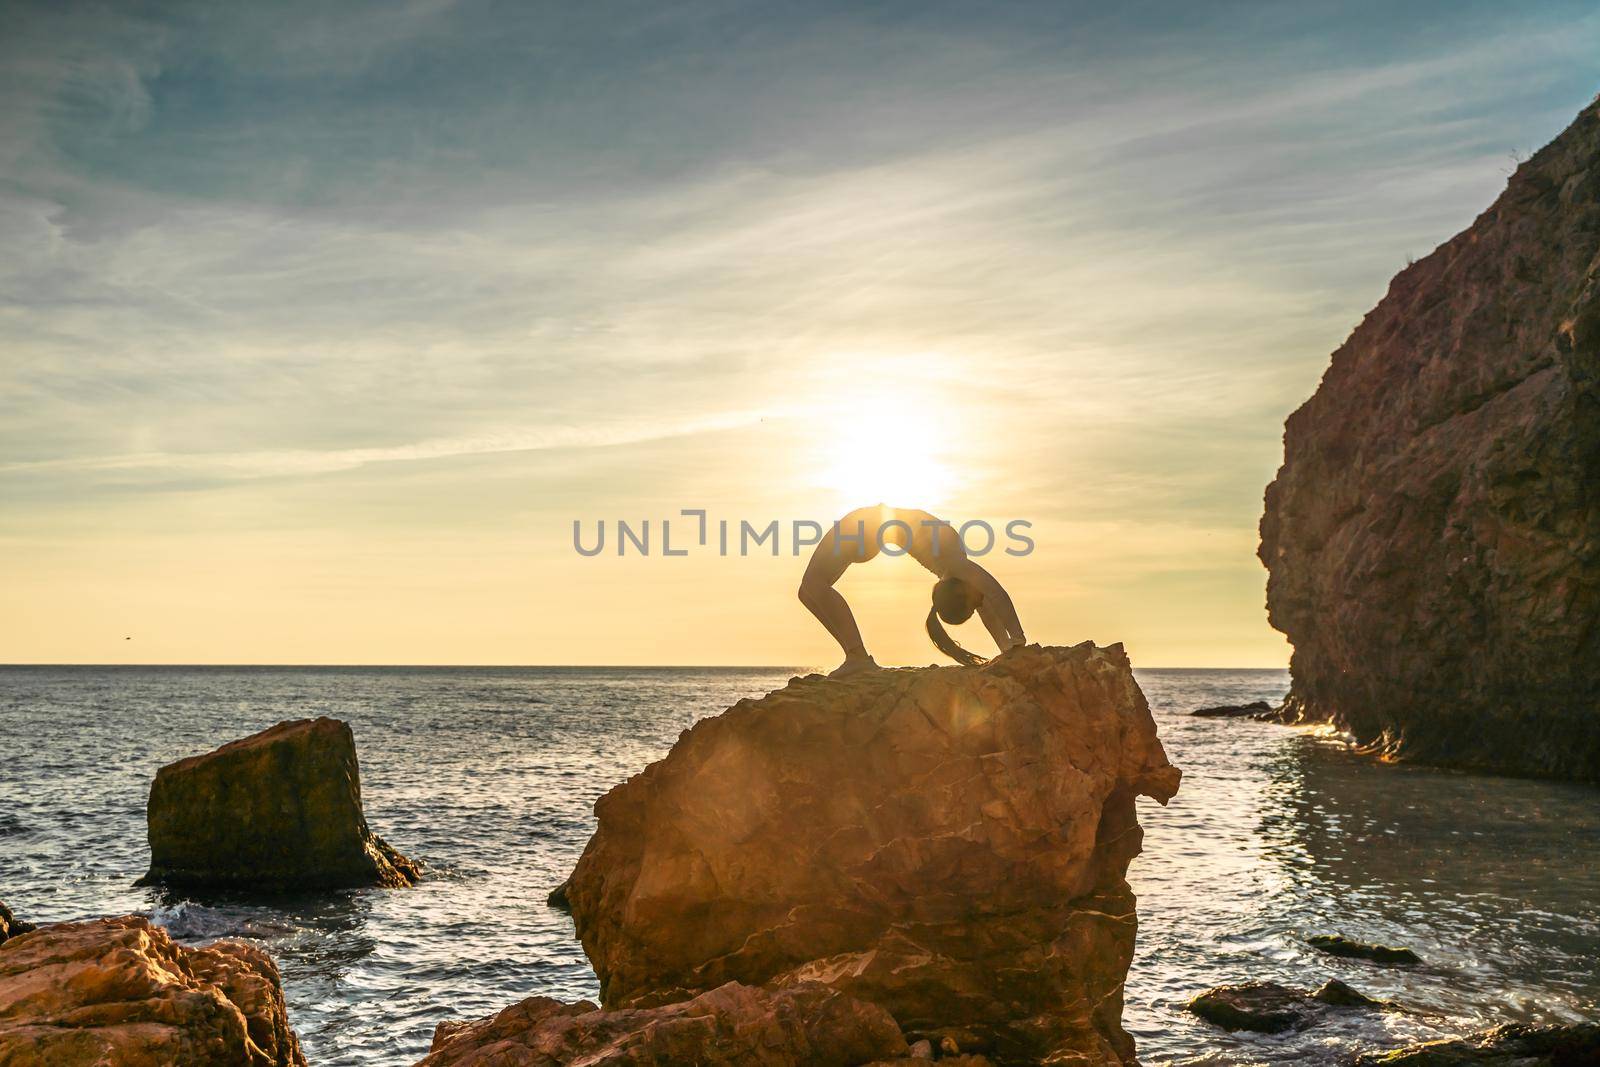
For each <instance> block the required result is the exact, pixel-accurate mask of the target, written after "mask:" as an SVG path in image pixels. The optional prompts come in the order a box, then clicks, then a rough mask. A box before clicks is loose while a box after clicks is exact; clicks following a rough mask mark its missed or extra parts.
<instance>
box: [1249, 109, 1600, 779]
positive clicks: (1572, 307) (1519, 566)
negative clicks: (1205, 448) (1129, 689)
mask: <svg viewBox="0 0 1600 1067" xmlns="http://www.w3.org/2000/svg"><path fill="white" fill-rule="evenodd" d="M1261 559H1262V561H1263V562H1264V563H1265V564H1266V565H1267V569H1268V570H1269V572H1270V579H1269V581H1268V586H1267V606H1268V610H1269V613H1270V617H1271V621H1272V624H1273V625H1274V626H1276V627H1277V628H1278V629H1279V630H1282V631H1283V632H1284V633H1285V634H1286V635H1287V636H1288V638H1289V640H1290V642H1291V643H1292V644H1293V645H1294V658H1293V675H1294V681H1293V689H1292V693H1291V695H1290V699H1289V702H1288V704H1287V706H1286V709H1285V714H1286V716H1287V717H1288V718H1289V719H1291V720H1299V721H1325V722H1331V723H1335V724H1337V725H1338V726H1340V727H1342V728H1344V729H1346V730H1348V731H1349V732H1350V733H1352V734H1353V735H1354V736H1355V737H1356V738H1357V739H1358V740H1359V741H1360V742H1361V743H1363V744H1364V745H1367V746H1370V747H1371V748H1372V749H1374V750H1375V751H1378V752H1380V753H1382V754H1384V755H1387V756H1392V757H1402V758H1411V759H1417V760H1420V761H1425V762H1431V763H1438V764H1446V765H1454V766H1460V767H1468V768H1475V769H1483V770H1494V771H1502V772H1508V773H1513V774H1528V775H1550V776H1559V777H1569V778H1580V779H1597V778H1600V107H1597V106H1596V105H1591V106H1590V107H1589V108H1588V109H1586V110H1585V111H1584V112H1583V113H1582V114H1580V115H1579V116H1578V118H1577V120H1576V121H1575V122H1573V124H1572V125H1571V126H1570V127H1569V128H1568V129H1567V130H1566V131H1565V132H1564V133H1562V134H1561V136H1559V137H1558V138H1556V140H1555V141H1553V142H1552V143H1551V144H1549V145H1548V146H1546V147H1545V148H1544V149H1543V150H1541V151H1540V152H1538V153H1537V154H1536V155H1534V156H1533V158H1532V159H1530V160H1528V162H1526V163H1524V164H1523V165H1522V166H1521V167H1519V168H1518V169H1517V171H1516V174H1515V175H1514V176H1513V177H1512V178H1511V181H1510V183H1509V184H1508V185H1507V187H1506V190H1505V192H1504V193H1503V194H1502V195H1501V196H1500V198H1499V199H1498V200H1497V201H1496V202H1495V203H1494V205H1493V206H1491V207H1490V208H1489V210H1488V211H1486V212H1484V213H1483V214H1482V215H1481V216H1479V217H1478V219H1477V220H1476V221H1475V222H1474V223H1473V224H1472V226H1471V227H1469V228H1468V229H1467V230H1465V231H1464V232H1462V233H1461V234H1458V235H1457V236H1456V237H1454V238H1453V239H1451V240H1450V241H1448V242H1447V243H1445V244H1444V245H1442V246H1440V247H1439V248H1438V249H1437V250H1435V251H1434V252H1433V254H1432V255H1429V256H1428V257H1427V258H1425V259H1422V260H1419V261H1418V262H1416V263H1414V264H1412V265H1411V266H1409V267H1407V268H1406V269H1405V270H1404V271H1402V272H1401V273H1400V274H1399V275H1398V276H1396V277H1395V279H1394V281H1393V282H1392V283H1391V284H1390V287H1389V292H1388V295H1387V296H1385V297H1384V299H1383V300H1382V302H1380V303H1379V304H1378V306H1377V307H1376V308H1374V309H1373V310H1372V312H1371V313H1370V314H1368V315H1367V317H1366V318H1365V319H1364V320H1363V321H1362V323H1361V325H1360V326H1358V327H1357V328H1356V330H1355V332H1354V333H1352V334H1351V335H1350V338H1349V340H1348V341H1346V342H1345V344H1344V346H1343V347H1341V348H1340V349H1339V350H1338V351H1337V352H1335V353H1334V354H1333V362H1332V365H1331V366H1330V367H1329V368H1328V371H1327V373H1326V374H1325V375H1324V376H1323V379H1322V383H1321V385H1320V386H1319V388H1318V389H1317V391H1316V394H1315V395H1314V396H1312V397H1311V399H1310V400H1309V401H1307V402H1306V403H1305V405H1304V406H1302V407H1301V408H1300V409H1299V410H1298V411H1296V412H1295V413H1294V414H1293V415H1291V416H1290V417H1289V420H1288V423H1287V425H1286V427H1285V432H1284V463H1283V467H1282V469H1281V470H1280V471H1279V472H1278V476H1277V480H1276V481H1274V482H1273V483H1272V485H1271V486H1270V487H1269V488H1268V489H1267V494H1266V514H1265V516H1264V517H1263V519H1262V521H1261Z"/></svg>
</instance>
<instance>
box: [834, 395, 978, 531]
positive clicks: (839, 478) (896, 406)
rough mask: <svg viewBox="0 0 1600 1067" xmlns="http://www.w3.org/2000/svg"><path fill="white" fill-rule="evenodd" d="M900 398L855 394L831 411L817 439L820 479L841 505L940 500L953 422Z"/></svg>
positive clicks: (948, 477)
mask: <svg viewBox="0 0 1600 1067" xmlns="http://www.w3.org/2000/svg"><path fill="white" fill-rule="evenodd" d="M940 415H941V412H940V411H939V410H938V409H937V408H936V407H934V406H930V405H926V404H921V403H917V404H914V403H912V401H911V400H910V399H909V398H908V397H906V396H897V395H893V394H887V393H879V394H876V395H873V396H870V397H856V398H853V399H852V400H851V401H850V402H848V403H846V404H844V405H841V406H840V407H839V408H837V409H836V410H834V411H833V412H831V418H830V419H829V420H828V421H827V424H826V431H825V436H824V439H823V442H822V448H823V452H824V459H823V462H822V463H821V464H820V470H821V472H822V473H821V478H820V479H819V480H820V481H821V483H822V484H823V485H824V486H825V487H826V488H828V489H831V490H833V491H834V492H835V493H837V494H838V496H839V502H840V503H841V504H842V505H844V506H847V507H858V506H861V505H864V504H877V503H890V504H899V505H902V506H906V507H927V506H929V505H932V504H936V503H940V502H942V501H944V500H946V499H947V498H948V496H949V494H950V492H951V491H952V489H953V488H954V486H955V481H956V479H955V476H954V473H953V472H952V470H951V469H950V467H949V465H948V464H947V463H946V462H945V461H944V460H943V459H942V458H941V454H942V453H943V452H944V451H945V449H946V447H947V444H946V442H945V441H944V439H943V438H942V437H941V432H942V431H944V430H948V428H949V426H950V422H951V421H953V420H947V419H942V418H941V417H940Z"/></svg>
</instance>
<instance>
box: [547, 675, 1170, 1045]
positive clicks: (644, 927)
mask: <svg viewBox="0 0 1600 1067" xmlns="http://www.w3.org/2000/svg"><path fill="white" fill-rule="evenodd" d="M1178 780H1179V772H1178V770H1177V769H1176V768H1175V767H1173V766H1171V765H1170V764H1169V763H1168V762H1167V758H1166V754H1165V752H1163V750H1162V747H1161V743H1160V741H1159V740H1157V738H1156V730H1155V723H1154V721H1153V720H1152V718H1151V716H1150V711H1149V708H1148V706H1147V705H1146V703H1145V700H1144V696H1143V694H1142V693H1141V692H1140V691H1139V687H1138V685H1137V684H1136V683H1135V681H1134V679H1133V674H1132V672H1131V670H1130V668H1129V664H1128V660H1127V657H1126V655H1125V654H1124V653H1123V650H1122V648H1121V646H1120V645H1113V646H1111V647H1109V648H1097V647H1095V646H1094V645H1092V644H1089V643H1085V644H1082V645H1078V646H1076V647H1073V648H1041V647H1039V646H1028V647H1024V648H1018V649H1013V650H1012V651H1010V652H1008V653H1007V654H1005V655H1003V656H1001V657H998V658H997V659H996V660H994V661H992V662H991V663H989V664H987V665H984V666H981V667H930V668H926V669H918V670H898V671H879V672H868V673H865V674H861V675H856V676H853V677H850V678H846V679H843V680H837V681H835V680H829V679H826V678H821V677H817V676H812V677H808V678H804V679H796V680H794V681H792V682H791V683H790V684H789V686H788V687H787V688H784V689H782V690H779V691H777V692H774V693H771V694H769V695H767V696H766V697H763V698H762V699H760V700H746V701H741V702H740V703H738V704H736V705H735V706H734V707H732V708H730V709H729V710H728V711H726V712H725V713H723V714H722V715H719V716H717V717H715V718H710V719H706V720H703V721H701V722H700V723H698V724H697V725H696V726H695V727H694V728H693V729H692V730H689V731H687V732H685V733H684V735H683V736H682V737H680V738H679V740H678V742H677V744H676V745H675V746H674V747H673V749H672V751H671V752H670V753H669V754H668V755H667V756H666V758H664V759H662V760H661V761H659V762H657V763H655V764H652V765H651V766H650V767H648V768H646V769H645V770H644V771H643V772H641V773H640V774H638V775H635V776H634V777H633V778H631V779H629V780H628V781H627V782H625V783H623V784H622V785H619V786H618V787H616V788H615V789H613V790H612V791H611V792H610V793H608V794H607V795H606V796H605V797H603V798H602V799H601V800H600V801H599V802H598V803H597V804H596V806H595V811H596V814H597V816H598V819H599V826H598V828H597V830H596V831H595V834H594V836H593V838H592V839H591V841H590V842H589V845H588V848H587V849H586V850H585V852H584V854H583V857H582V859H581V860H580V861H579V863H578V866H577V868H576V870H575V871H574V873H573V876H572V879H571V882H570V885H569V887H568V893H567V895H568V898H569V900H570V902H571V905H572V914H573V917H574V920H575V922H576V924H577V929H578V934H579V937H580V938H581V940H582V942H583V946H584V949H585V951H586V952H587V953H588V955H589V958H590V960H591V961H592V962H593V963H594V966H595V970H596V971H597V973H598V974H599V976H600V981H601V989H602V998H603V1001H604V1003H605V1005H606V1006H607V1007H608V1008H617V1007H631V1006H644V1005H657V1004H664V1003H671V1002H675V1001H681V1000H684V999H687V998H689V997H692V996H694V995H696V994H698V993H701V992H703V991H706V990H709V989H714V988H716V987H718V986H721V985H723V984H724V983H726V982H730V981H737V982H742V983H746V984H750V985H770V986H772V987H774V988H783V987H786V986H788V985H791V984H794V983H800V982H820V983H825V984H827V985H829V986H832V987H834V988H836V989H839V990H842V991H844V992H847V993H849V994H851V995H852V996H855V997H859V998H861V999H864V1000H867V1001H870V1002H872V1003H875V1004H878V1005H880V1006H882V1007H883V1008H885V1009H887V1010H888V1011H889V1012H890V1013H891V1014H892V1015H893V1016H894V1018H895V1020H896V1021H897V1022H898V1023H899V1024H900V1026H901V1027H902V1028H903V1029H904V1031H905V1033H906V1034H907V1035H908V1036H910V1037H912V1038H913V1039H916V1038H931V1039H932V1040H933V1043H934V1044H935V1046H939V1045H941V1044H945V1042H944V1041H943V1039H945V1038H949V1039H950V1042H953V1043H954V1044H955V1046H956V1047H958V1048H959V1049H960V1051H962V1052H978V1053H985V1054H988V1055H990V1056H991V1057H992V1058H994V1059H996V1060H997V1061H1001V1062H1019V1063H1020V1062H1037V1061H1039V1060H1041V1059H1044V1058H1045V1057H1047V1056H1057V1057H1061V1058H1062V1059H1061V1061H1062V1062H1068V1061H1069V1060H1070V1062H1075V1063H1084V1064H1120V1063H1127V1062H1131V1061H1132V1059H1133V1043H1132V1040H1131V1039H1130V1038H1129V1037H1128V1035H1127V1034H1126V1033H1125V1032H1124V1031H1123V1029H1122V1026H1121V1012H1122V983H1123V979H1124V977H1125V975H1126V973H1127V969H1128V964H1129V962H1130V960H1131V958H1132V954H1133V943H1134V931H1135V928H1136V925H1137V923H1136V919H1135V915H1134V900H1133V895H1132V893H1131V892H1130V891H1129V889H1128V886H1127V883H1126V881H1125V880H1124V875H1125V874H1126V871H1127V866H1128V862H1129V860H1130V859H1132V858H1133V856H1135V855H1136V854H1137V853H1138V851H1139V847H1140V840H1141V836H1142V835H1141V831H1140V828H1139V824H1138V820H1137V819H1136V817H1135V813H1134V798H1135V797H1136V796H1138V795H1141V794H1142V795H1145V796H1149V797H1154V798H1156V799H1157V800H1160V801H1162V802H1165V801H1166V800H1167V799H1168V798H1169V797H1171V796H1172V794H1173V793H1174V792H1175V791H1176V790H1177V787H1178ZM946 1047H948V1045H946Z"/></svg>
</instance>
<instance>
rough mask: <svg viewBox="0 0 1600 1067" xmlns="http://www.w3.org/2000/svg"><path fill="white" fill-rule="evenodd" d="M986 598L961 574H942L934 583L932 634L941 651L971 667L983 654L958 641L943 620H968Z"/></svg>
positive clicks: (930, 632)
mask: <svg viewBox="0 0 1600 1067" xmlns="http://www.w3.org/2000/svg"><path fill="white" fill-rule="evenodd" d="M982 602H983V594H982V593H980V592H978V590H976V589H974V588H973V587H972V586H970V585H968V584H967V583H966V582H963V581H962V580H961V579H960V578H941V579H939V581H938V582H936V583H934V586H933V607H932V608H931V609H930V610H929V611H928V636H929V637H930V638H931V639H932V640H933V643H934V646H935V647H937V648H938V649H939V651H940V652H943V653H944V654H945V655H947V656H949V657H950V658H951V659H953V660H955V661H956V662H957V663H960V664H963V665H965V666H968V667H976V666H977V665H978V664H980V663H983V662H985V661H984V659H983V657H982V656H976V655H973V654H972V653H971V652H968V651H967V650H966V649H964V648H962V647H961V646H960V645H959V644H957V643H956V640H955V638H953V637H951V636H950V635H949V634H947V633H945V630H944V627H943V626H942V625H940V621H939V620H941V619H943V620H944V621H945V622H948V623H950V624H951V625H952V626H953V625H956V624H957V623H963V622H966V621H967V620H968V619H970V618H972V613H973V612H974V611H977V610H978V605H979V604H981V603H982Z"/></svg>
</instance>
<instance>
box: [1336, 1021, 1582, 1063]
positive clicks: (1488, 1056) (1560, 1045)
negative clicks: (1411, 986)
mask: <svg viewBox="0 0 1600 1067" xmlns="http://www.w3.org/2000/svg"><path fill="white" fill-rule="evenodd" d="M1356 1062H1357V1063H1358V1064H1361V1065H1363V1067H1376V1065H1378V1064H1384V1065H1386V1067H1595V1065H1596V1064H1600V1025H1596V1024H1594V1023H1579V1024H1576V1025H1572V1026H1527V1025H1522V1024H1518V1023H1508V1024H1506V1025H1503V1026H1496V1027H1495V1028H1494V1029H1492V1030H1483V1031H1480V1032H1478V1033H1476V1034H1472V1035H1470V1036H1468V1037H1458V1038H1453V1039H1450V1040H1446V1041H1428V1042H1425V1043H1423V1044H1420V1045H1408V1046H1407V1047H1405V1048H1402V1049H1396V1050H1394V1051H1393V1052H1372V1053H1367V1054H1366V1055H1363V1056H1360V1057H1358V1058H1357V1060H1356Z"/></svg>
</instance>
